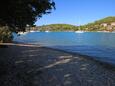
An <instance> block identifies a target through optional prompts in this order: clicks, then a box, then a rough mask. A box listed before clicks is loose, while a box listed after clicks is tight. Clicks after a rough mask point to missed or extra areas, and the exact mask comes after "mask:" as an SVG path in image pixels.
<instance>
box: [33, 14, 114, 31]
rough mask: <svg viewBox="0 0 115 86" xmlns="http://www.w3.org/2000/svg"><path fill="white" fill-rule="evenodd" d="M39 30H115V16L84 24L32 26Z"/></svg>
mask: <svg viewBox="0 0 115 86" xmlns="http://www.w3.org/2000/svg"><path fill="white" fill-rule="evenodd" d="M31 30H39V31H46V30H48V31H77V30H83V31H115V16H110V17H106V18H103V19H100V20H97V21H94V22H92V23H88V24H86V25H82V26H75V25H70V24H50V25H43V26H37V27H34V28H31Z"/></svg>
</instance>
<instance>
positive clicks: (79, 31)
mask: <svg viewBox="0 0 115 86" xmlns="http://www.w3.org/2000/svg"><path fill="white" fill-rule="evenodd" d="M75 33H84V31H82V30H80V25H79V26H78V31H75Z"/></svg>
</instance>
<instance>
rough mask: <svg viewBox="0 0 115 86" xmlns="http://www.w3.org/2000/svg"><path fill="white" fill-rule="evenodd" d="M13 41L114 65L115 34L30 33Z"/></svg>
mask: <svg viewBox="0 0 115 86" xmlns="http://www.w3.org/2000/svg"><path fill="white" fill-rule="evenodd" d="M14 40H15V41H18V42H24V43H30V44H41V45H43V46H48V47H52V48H57V49H61V50H66V51H69V52H74V53H80V54H83V55H89V56H92V58H95V59H98V60H102V61H105V62H109V63H112V64H115V33H104V32H103V33H102V32H85V33H75V32H48V33H47V32H32V33H27V34H25V35H21V36H18V37H15V38H14Z"/></svg>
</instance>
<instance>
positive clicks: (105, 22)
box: [81, 16, 115, 31]
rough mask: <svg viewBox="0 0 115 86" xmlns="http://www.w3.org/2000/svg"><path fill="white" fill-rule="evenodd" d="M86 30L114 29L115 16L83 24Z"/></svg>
mask: <svg viewBox="0 0 115 86" xmlns="http://www.w3.org/2000/svg"><path fill="white" fill-rule="evenodd" d="M81 28H82V29H83V30H86V31H114V30H115V16H110V17H106V18H103V19H100V20H97V21H95V22H92V23H88V24H86V25H83V26H81Z"/></svg>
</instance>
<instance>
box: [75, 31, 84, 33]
mask: <svg viewBox="0 0 115 86" xmlns="http://www.w3.org/2000/svg"><path fill="white" fill-rule="evenodd" d="M75 33H84V31H75Z"/></svg>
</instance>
